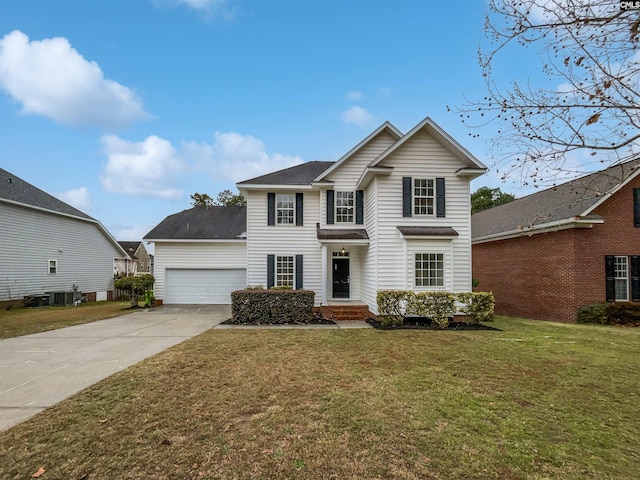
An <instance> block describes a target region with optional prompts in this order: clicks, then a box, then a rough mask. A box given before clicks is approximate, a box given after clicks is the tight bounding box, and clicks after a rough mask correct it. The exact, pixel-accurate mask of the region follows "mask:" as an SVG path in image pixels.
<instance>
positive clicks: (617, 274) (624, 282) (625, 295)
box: [613, 256, 629, 302]
mask: <svg viewBox="0 0 640 480" xmlns="http://www.w3.org/2000/svg"><path fill="white" fill-rule="evenodd" d="M628 265H629V262H628V259H627V257H622V256H621V257H615V258H614V263H613V276H614V278H615V282H614V285H615V291H616V300H618V301H622V302H627V301H629V271H628Z"/></svg>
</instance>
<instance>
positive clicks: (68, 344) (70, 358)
mask: <svg viewBox="0 0 640 480" xmlns="http://www.w3.org/2000/svg"><path fill="white" fill-rule="evenodd" d="M230 316H231V308H230V306H229V305H202V306H200V305H185V306H168V305H165V306H162V307H159V308H155V309H150V310H145V311H140V312H136V313H131V314H128V315H123V316H120V317H116V318H110V319H107V320H100V321H98V322H93V323H87V324H84V325H77V326H75V327H68V328H62V329H59V330H51V331H49V332H44V333H37V334H34V335H27V336H24V337H16V338H9V339H6V340H0V431H3V430H6V429H8V428H10V427H12V426H13V425H16V424H18V423H20V422H23V421H24V420H26V419H28V418H30V417H32V416H33V415H35V414H36V413H38V412H40V411H42V410H44V409H45V408H47V407H50V406H52V405H54V404H56V403H58V402H60V401H61V400H64V399H65V398H67V397H69V396H71V395H73V394H74V393H76V392H79V391H80V390H83V389H85V388H87V387H88V386H90V385H93V384H94V383H96V382H98V381H100V380H102V379H103V378H106V377H108V376H109V375H113V374H114V373H116V372H119V371H120V370H124V369H125V368H127V367H129V366H131V365H133V364H135V363H137V362H139V361H140V360H143V359H145V358H147V357H150V356H152V355H155V354H156V353H159V352H161V351H163V350H165V349H167V348H169V347H171V346H173V345H176V344H178V343H180V342H183V341H185V340H187V339H189V338H191V337H194V336H196V335H198V334H200V333H202V332H204V331H206V330H208V329H210V328H212V327H215V326H216V325H218V324H219V323H220V322H223V321H224V320H226V319H228V318H229V317H230Z"/></svg>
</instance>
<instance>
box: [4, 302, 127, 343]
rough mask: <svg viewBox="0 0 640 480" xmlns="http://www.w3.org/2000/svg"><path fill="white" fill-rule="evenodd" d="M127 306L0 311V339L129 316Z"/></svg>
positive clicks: (108, 304) (110, 304) (106, 304)
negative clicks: (119, 316)
mask: <svg viewBox="0 0 640 480" xmlns="http://www.w3.org/2000/svg"><path fill="white" fill-rule="evenodd" d="M129 305H130V304H129V303H128V302H91V303H83V304H81V305H79V306H77V307H42V308H14V309H11V310H0V339H2V338H11V337H19V336H21V335H29V334H32V333H40V332H45V331H47V330H55V329H56V328H63V327H70V326H72V325H79V324H81V323H89V322H95V321H96V320H103V319H105V318H111V317H117V316H118V315H124V314H126V313H131V310H129Z"/></svg>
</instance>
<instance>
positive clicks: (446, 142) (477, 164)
mask: <svg viewBox="0 0 640 480" xmlns="http://www.w3.org/2000/svg"><path fill="white" fill-rule="evenodd" d="M423 129H424V130H426V131H427V132H428V133H429V134H430V135H432V136H433V137H434V138H435V139H436V140H437V141H438V142H439V143H440V144H441V145H443V146H444V147H445V148H446V149H447V150H448V151H449V152H450V153H451V154H452V155H453V156H454V157H456V158H457V159H458V160H460V161H461V162H463V163H466V164H467V165H468V167H471V168H472V169H477V170H479V172H478V173H484V171H485V170H486V169H487V167H486V166H485V165H484V164H483V163H482V162H481V161H480V160H478V159H477V158H476V157H474V156H473V155H472V154H471V153H470V152H469V151H468V150H467V149H466V148H464V147H463V146H462V145H460V144H459V143H458V142H457V141H456V140H455V139H454V138H453V137H452V136H451V135H449V134H448V133H447V132H445V131H444V130H443V129H442V128H441V127H440V126H439V125H438V124H437V123H436V122H434V121H433V120H431V119H430V118H429V117H425V118H424V119H423V120H422V121H421V122H420V123H418V124H417V125H416V126H415V127H413V128H412V129H411V130H410V131H409V132H407V133H406V135H404V136H403V137H402V138H401V139H400V140H398V141H397V142H396V143H394V144H393V145H391V146H390V147H389V148H387V149H386V150H385V151H384V152H383V153H382V154H381V155H380V156H379V157H378V158H376V159H375V160H374V161H373V162H371V163H370V164H369V167H375V166H377V165H379V164H380V163H381V162H382V161H383V160H384V159H385V158H387V157H389V155H391V154H392V153H393V152H395V151H396V150H397V149H398V148H400V147H402V145H404V144H405V143H406V142H407V141H408V140H410V139H411V138H412V137H413V136H414V135H416V134H417V133H418V132H420V131H421V130H423Z"/></svg>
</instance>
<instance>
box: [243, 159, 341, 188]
mask: <svg viewBox="0 0 640 480" xmlns="http://www.w3.org/2000/svg"><path fill="white" fill-rule="evenodd" d="M334 163H335V162H320V161H313V162H306V163H302V164H300V165H296V166H294V167H289V168H285V169H283V170H278V171H277V172H272V173H267V174H266V175H262V176H260V177H255V178H251V179H249V180H244V181H242V182H238V185H310V184H311V183H312V182H313V180H314V178H316V177H317V176H318V175H320V174H321V173H322V172H324V171H325V170H326V169H328V168H329V167H330V166H331V165H333V164H334Z"/></svg>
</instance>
